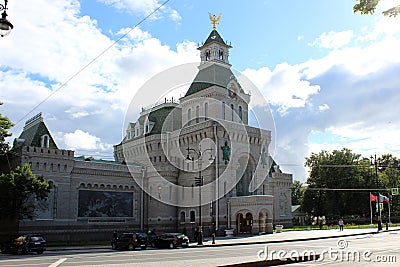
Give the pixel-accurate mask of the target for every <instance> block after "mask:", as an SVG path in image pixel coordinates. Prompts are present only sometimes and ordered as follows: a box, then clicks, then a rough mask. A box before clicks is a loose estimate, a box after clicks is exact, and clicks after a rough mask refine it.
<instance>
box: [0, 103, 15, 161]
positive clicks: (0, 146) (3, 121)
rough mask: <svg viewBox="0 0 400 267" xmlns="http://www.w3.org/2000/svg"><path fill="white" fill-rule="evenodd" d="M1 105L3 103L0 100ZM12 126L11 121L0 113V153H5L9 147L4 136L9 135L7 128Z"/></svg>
mask: <svg viewBox="0 0 400 267" xmlns="http://www.w3.org/2000/svg"><path fill="white" fill-rule="evenodd" d="M1 105H3V103H1V102H0V106H1ZM12 126H13V124H12V122H11V121H10V120H9V119H8V118H7V117H3V115H1V113H0V153H5V152H7V151H8V149H9V145H8V144H7V143H6V137H9V136H11V134H9V133H8V130H9V129H10V128H11V127H12Z"/></svg>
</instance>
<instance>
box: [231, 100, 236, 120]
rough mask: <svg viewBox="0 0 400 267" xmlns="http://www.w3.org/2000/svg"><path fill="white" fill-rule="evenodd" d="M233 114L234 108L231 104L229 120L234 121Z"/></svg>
mask: <svg viewBox="0 0 400 267" xmlns="http://www.w3.org/2000/svg"><path fill="white" fill-rule="evenodd" d="M234 112H235V107H234V106H233V104H231V120H232V121H234V119H235V118H234Z"/></svg>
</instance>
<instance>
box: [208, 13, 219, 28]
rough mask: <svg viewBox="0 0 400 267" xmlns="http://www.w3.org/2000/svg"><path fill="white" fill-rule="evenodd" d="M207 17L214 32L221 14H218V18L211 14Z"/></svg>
mask: <svg viewBox="0 0 400 267" xmlns="http://www.w3.org/2000/svg"><path fill="white" fill-rule="evenodd" d="M208 16H209V17H210V20H211V23H212V25H213V29H214V30H215V29H216V28H217V24H219V20H220V19H221V16H222V14H221V13H220V14H219V15H218V16H217V15H215V14H213V15H211V13H208Z"/></svg>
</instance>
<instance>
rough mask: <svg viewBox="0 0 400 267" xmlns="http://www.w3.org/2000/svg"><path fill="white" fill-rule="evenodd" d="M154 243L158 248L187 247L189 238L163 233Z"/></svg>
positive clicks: (177, 234) (182, 235)
mask: <svg viewBox="0 0 400 267" xmlns="http://www.w3.org/2000/svg"><path fill="white" fill-rule="evenodd" d="M155 243H156V244H155V245H156V247H158V248H176V247H188V246H189V237H187V236H186V235H184V234H180V233H165V234H162V235H160V236H159V237H158V238H157V239H156V242H155Z"/></svg>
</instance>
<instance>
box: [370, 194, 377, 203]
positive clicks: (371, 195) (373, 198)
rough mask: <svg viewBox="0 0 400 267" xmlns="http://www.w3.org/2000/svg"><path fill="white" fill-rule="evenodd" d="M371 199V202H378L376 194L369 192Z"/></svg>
mask: <svg viewBox="0 0 400 267" xmlns="http://www.w3.org/2000/svg"><path fill="white" fill-rule="evenodd" d="M369 200H370V201H371V202H376V196H374V195H373V194H371V193H369Z"/></svg>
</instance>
